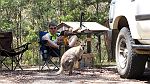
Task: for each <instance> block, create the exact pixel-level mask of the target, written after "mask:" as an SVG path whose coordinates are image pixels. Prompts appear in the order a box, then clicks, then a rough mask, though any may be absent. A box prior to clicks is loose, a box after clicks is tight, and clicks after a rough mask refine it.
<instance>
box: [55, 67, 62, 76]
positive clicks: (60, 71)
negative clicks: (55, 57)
mask: <svg viewBox="0 0 150 84" xmlns="http://www.w3.org/2000/svg"><path fill="white" fill-rule="evenodd" d="M62 72H63V67H62V66H61V67H60V69H59V71H57V72H56V75H60V74H61V73H62Z"/></svg>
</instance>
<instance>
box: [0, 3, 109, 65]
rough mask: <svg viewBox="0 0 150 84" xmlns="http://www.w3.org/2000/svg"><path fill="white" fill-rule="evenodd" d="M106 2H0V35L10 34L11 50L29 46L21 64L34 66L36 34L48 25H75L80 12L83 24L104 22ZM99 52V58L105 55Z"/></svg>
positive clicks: (36, 47) (36, 48) (105, 51)
mask: <svg viewBox="0 0 150 84" xmlns="http://www.w3.org/2000/svg"><path fill="white" fill-rule="evenodd" d="M109 3H110V0H0V32H13V45H12V47H13V48H15V47H18V46H20V45H22V44H24V43H26V42H30V43H32V44H31V45H30V47H29V50H28V51H27V52H25V54H24V56H23V59H22V64H25V65H37V64H39V44H38V40H39V36H38V34H39V33H38V32H39V31H44V30H47V23H48V22H50V21H52V20H53V21H56V22H57V23H61V22H79V21H80V12H81V11H83V12H84V14H85V15H84V17H83V21H87V22H98V23H100V24H104V23H105V21H107V20H108V9H109ZM102 47H104V46H102ZM93 48H94V47H93ZM102 50H104V51H102V55H107V50H106V49H102ZM98 52H99V51H98ZM107 56H108V55H107ZM106 58H107V57H106ZM95 60H97V58H95ZM97 62H98V61H97ZM8 63H10V62H8Z"/></svg>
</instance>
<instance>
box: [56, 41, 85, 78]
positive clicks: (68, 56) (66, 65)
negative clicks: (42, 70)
mask: <svg viewBox="0 0 150 84" xmlns="http://www.w3.org/2000/svg"><path fill="white" fill-rule="evenodd" d="M84 47H85V43H84V42H81V44H80V45H79V46H76V47H72V48H70V49H68V50H67V51H66V52H65V53H64V54H63V55H62V58H61V63H60V69H59V71H58V72H57V73H56V74H57V75H59V74H61V73H63V71H64V70H68V71H69V75H72V70H73V66H74V63H75V62H76V61H80V60H81V59H82V54H83V53H84Z"/></svg>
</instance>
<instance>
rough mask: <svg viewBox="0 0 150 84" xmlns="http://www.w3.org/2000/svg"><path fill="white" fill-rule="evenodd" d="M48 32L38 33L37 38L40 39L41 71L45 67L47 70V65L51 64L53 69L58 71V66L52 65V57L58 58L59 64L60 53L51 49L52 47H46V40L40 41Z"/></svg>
mask: <svg viewBox="0 0 150 84" xmlns="http://www.w3.org/2000/svg"><path fill="white" fill-rule="evenodd" d="M47 33H48V32H43V31H40V32H39V38H40V41H39V43H40V55H41V56H42V61H43V64H42V67H41V70H42V69H43V68H44V67H45V66H47V68H48V69H50V67H49V64H53V65H54V69H55V68H57V69H59V67H58V65H57V64H55V63H54V61H53V60H52V59H53V57H58V58H59V63H60V59H61V56H60V51H59V50H57V49H55V48H52V47H49V46H47V45H46V44H47V40H42V37H43V36H44V35H45V34H47Z"/></svg>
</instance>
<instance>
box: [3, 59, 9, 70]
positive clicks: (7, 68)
mask: <svg viewBox="0 0 150 84" xmlns="http://www.w3.org/2000/svg"><path fill="white" fill-rule="evenodd" d="M6 58H7V57H4V58H3V59H2V60H1V63H2V64H3V65H4V66H5V67H6V68H7V69H8V70H10V68H9V67H8V66H7V65H6V64H5V63H4V60H5V59H6Z"/></svg>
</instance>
